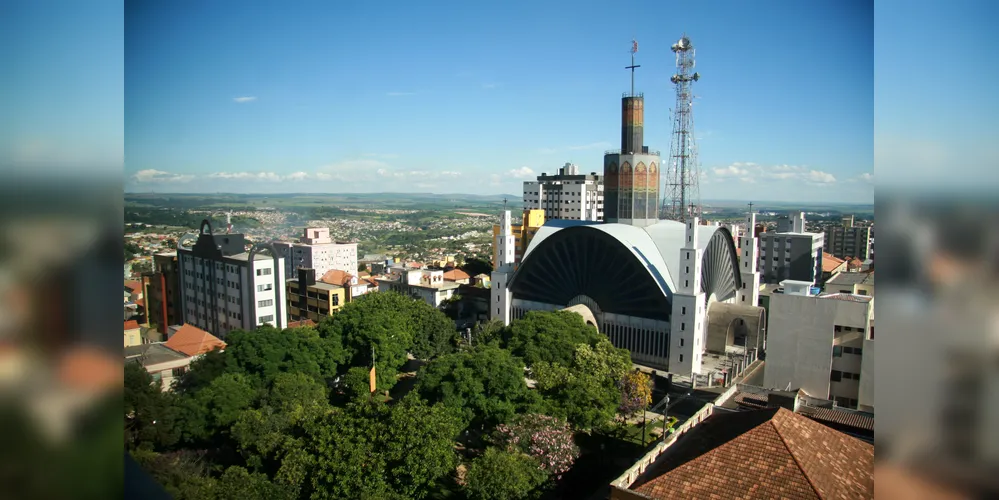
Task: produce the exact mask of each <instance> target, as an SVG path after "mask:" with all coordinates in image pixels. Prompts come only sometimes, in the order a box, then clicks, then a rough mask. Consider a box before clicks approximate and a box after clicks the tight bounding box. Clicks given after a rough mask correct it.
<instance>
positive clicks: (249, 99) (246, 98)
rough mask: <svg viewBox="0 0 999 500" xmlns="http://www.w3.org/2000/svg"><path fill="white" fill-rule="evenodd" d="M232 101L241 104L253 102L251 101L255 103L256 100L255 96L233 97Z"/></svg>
mask: <svg viewBox="0 0 999 500" xmlns="http://www.w3.org/2000/svg"><path fill="white" fill-rule="evenodd" d="M232 100H233V101H235V102H238V103H240V104H242V103H244V102H253V101H256V100H257V96H243V97H233V98H232Z"/></svg>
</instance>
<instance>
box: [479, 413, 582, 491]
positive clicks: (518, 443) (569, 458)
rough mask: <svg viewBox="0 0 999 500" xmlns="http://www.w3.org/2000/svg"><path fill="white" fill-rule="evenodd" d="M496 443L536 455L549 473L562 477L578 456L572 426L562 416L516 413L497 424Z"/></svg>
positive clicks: (509, 449)
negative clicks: (504, 421)
mask: <svg viewBox="0 0 999 500" xmlns="http://www.w3.org/2000/svg"><path fill="white" fill-rule="evenodd" d="M495 440H496V443H497V444H498V445H500V446H502V447H504V448H506V449H507V450H508V451H520V452H523V453H526V454H528V455H530V456H532V457H534V458H535V459H536V460H537V461H538V462H539V463H540V464H541V468H542V469H543V470H545V471H546V472H547V473H549V474H551V475H553V476H555V477H556V478H557V479H561V477H562V474H564V473H565V472H566V471H568V470H569V469H570V468H572V464H573V462H575V461H576V458H578V457H579V447H577V446H576V443H575V442H574V441H573V438H572V429H571V428H570V427H569V424H568V423H567V422H566V421H565V420H562V419H559V418H556V417H549V416H547V415H540V414H536V413H532V414H527V415H517V416H516V417H514V418H513V419H512V420H511V421H510V423H509V424H502V425H499V426H497V427H496V434H495Z"/></svg>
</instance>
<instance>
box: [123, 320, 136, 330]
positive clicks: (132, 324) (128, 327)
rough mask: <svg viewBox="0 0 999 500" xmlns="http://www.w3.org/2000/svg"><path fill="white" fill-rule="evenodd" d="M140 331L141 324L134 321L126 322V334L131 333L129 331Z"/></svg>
mask: <svg viewBox="0 0 999 500" xmlns="http://www.w3.org/2000/svg"><path fill="white" fill-rule="evenodd" d="M138 329H139V322H138V321H136V320H134V319H130V320H128V321H126V322H125V331H126V332H127V331H129V330H138Z"/></svg>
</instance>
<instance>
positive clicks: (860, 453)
mask: <svg viewBox="0 0 999 500" xmlns="http://www.w3.org/2000/svg"><path fill="white" fill-rule="evenodd" d="M673 446H675V447H676V448H675V449H672V450H671V451H669V452H667V453H666V454H664V455H663V456H662V457H661V458H660V459H659V460H657V461H656V463H655V464H653V465H652V466H651V467H650V469H649V470H648V471H646V474H647V475H648V477H649V478H648V479H646V480H644V482H642V481H643V480H640V482H641V484H638V483H636V485H635V486H632V489H633V490H634V491H636V492H637V493H640V494H643V495H646V496H647V497H649V498H652V499H667V498H668V499H684V498H726V499H727V498H743V499H756V498H816V499H825V498H873V497H874V446H873V445H871V444H868V443H865V442H863V441H860V440H859V439H855V438H853V437H850V436H848V435H846V434H843V433H841V432H838V431H835V430H833V429H830V428H828V427H826V426H824V425H822V424H820V423H818V422H815V421H813V420H811V419H809V418H807V417H803V416H801V415H797V414H795V413H792V412H790V411H788V410H787V409H784V408H769V409H764V410H754V411H744V412H735V413H716V414H714V415H712V416H711V417H710V418H709V419H708V420H706V421H705V422H704V423H702V424H700V425H698V426H697V427H694V428H693V429H692V430H690V431H689V432H688V433H687V434H685V435H684V436H682V437H681V438H680V440H679V441H678V442H677V443H676V444H674V445H673Z"/></svg>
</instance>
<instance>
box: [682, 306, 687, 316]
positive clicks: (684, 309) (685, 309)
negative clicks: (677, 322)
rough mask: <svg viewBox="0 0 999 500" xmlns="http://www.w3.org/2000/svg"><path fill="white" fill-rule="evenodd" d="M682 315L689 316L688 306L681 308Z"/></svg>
mask: <svg viewBox="0 0 999 500" xmlns="http://www.w3.org/2000/svg"><path fill="white" fill-rule="evenodd" d="M680 314H687V306H683V307H681V308H680Z"/></svg>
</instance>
